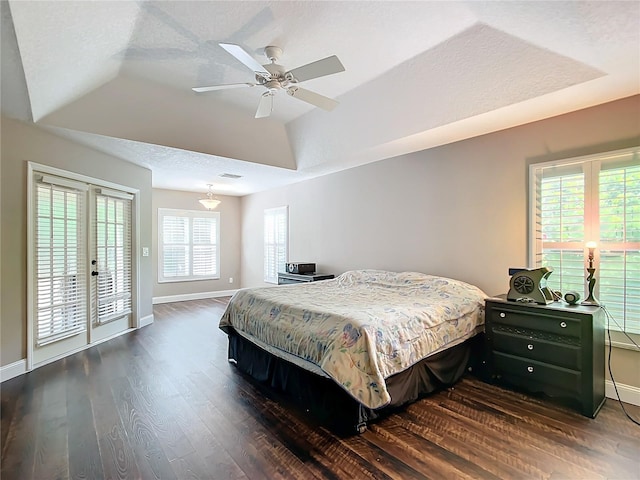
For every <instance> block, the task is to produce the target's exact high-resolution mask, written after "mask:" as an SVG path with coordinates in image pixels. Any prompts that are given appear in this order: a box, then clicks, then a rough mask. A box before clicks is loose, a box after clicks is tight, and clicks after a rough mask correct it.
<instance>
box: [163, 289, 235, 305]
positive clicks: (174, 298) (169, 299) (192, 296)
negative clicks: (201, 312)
mask: <svg viewBox="0 0 640 480" xmlns="http://www.w3.org/2000/svg"><path fill="white" fill-rule="evenodd" d="M237 291H238V290H219V291H217V292H202V293H185V294H183V295H169V296H166V297H153V304H154V305H158V304H159V303H173V302H186V301H188V300H203V299H205V298H218V297H230V296H232V295H233V294H234V293H236V292H237Z"/></svg>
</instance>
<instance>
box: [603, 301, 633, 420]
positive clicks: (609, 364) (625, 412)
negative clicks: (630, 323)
mask: <svg viewBox="0 0 640 480" xmlns="http://www.w3.org/2000/svg"><path fill="white" fill-rule="evenodd" d="M600 308H602V310H603V311H604V314H605V316H606V317H607V336H608V337H609V356H608V360H607V366H608V367H609V376H610V377H611V382H612V383H613V388H614V390H615V391H616V397H618V402H619V403H620V406H621V407H622V411H623V412H624V414H625V415H626V416H627V418H628V419H629V420H631V421H632V422H633V423H635V424H636V425H638V426H640V422H639V421H638V420H636V419H635V418H633V417H632V416H631V415H629V413H627V410H626V409H625V408H624V403H623V402H622V400H620V393H618V386H617V385H616V380H615V378H613V372H612V371H611V350H612V349H613V347H612V345H611V328H609V326H610V323H611V322H612V321H613V323H615V324H616V325H617V326H618V329H619V330H620V331H621V332H622V333H624V335H625V336H626V337H627V338H628V339H629V341H630V342H631V343H633V344H634V345H635V346H636V348H637V349H638V350H640V346H638V344H637V343H636V342H634V340H633V338H631V337H630V336H629V335H628V334H627V332H625V331H624V329H623V328H621V327H620V324H618V322H616V319H615V318H613V315H611V314H610V313H609V311H608V310H607V309H606V308H605V306H604V305H600Z"/></svg>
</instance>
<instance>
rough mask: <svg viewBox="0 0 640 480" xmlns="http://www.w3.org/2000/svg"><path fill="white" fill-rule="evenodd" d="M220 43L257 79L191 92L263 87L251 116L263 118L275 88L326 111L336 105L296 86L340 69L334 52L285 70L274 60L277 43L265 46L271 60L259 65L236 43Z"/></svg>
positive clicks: (278, 50)
mask: <svg viewBox="0 0 640 480" xmlns="http://www.w3.org/2000/svg"><path fill="white" fill-rule="evenodd" d="M220 46H221V47H222V48H223V49H224V50H225V51H227V52H228V53H229V54H231V55H233V56H234V57H235V58H236V59H237V60H238V61H240V62H241V63H242V64H244V65H245V66H246V67H247V68H249V69H251V70H252V71H253V72H254V74H255V79H256V82H257V83H248V82H247V83H228V84H222V85H210V86H205V87H194V88H192V90H193V91H194V92H198V93H202V92H210V91H215V90H227V89H231V88H242V87H255V86H261V87H264V88H266V89H267V91H266V92H264V93H263V94H262V96H261V97H260V101H259V103H258V109H257V110H256V114H255V118H264V117H269V116H270V115H271V113H272V112H273V96H274V95H275V94H276V93H277V92H278V91H279V90H285V91H286V92H287V93H288V94H289V96H291V97H294V98H297V99H298V100H302V101H303V102H306V103H309V104H310V105H313V106H316V107H319V108H322V109H323V110H326V111H331V110H333V109H334V108H335V107H336V106H337V105H338V102H337V101H336V100H334V99H332V98H328V97H325V96H324V95H320V94H319V93H315V92H312V91H310V90H305V89H303V88H300V87H299V86H298V84H299V83H301V82H305V81H307V80H311V79H314V78H319V77H324V76H327V75H333V74H334V73H339V72H344V70H345V68H344V66H343V65H342V63H341V62H340V60H339V59H338V57H336V56H335V55H332V56H330V57H327V58H323V59H321V60H317V61H315V62H312V63H308V64H306V65H302V66H301V67H298V68H294V69H293V70H287V69H286V68H285V67H283V66H282V65H278V63H276V62H277V61H278V59H279V58H280V56H281V55H282V49H281V48H280V47H276V46H268V47H265V49H264V53H265V55H266V57H267V58H268V59H269V61H271V63H270V64H267V65H260V64H259V63H258V62H257V61H256V60H255V59H254V58H253V57H252V56H251V55H250V54H249V53H247V51H246V50H244V49H243V48H242V47H241V46H240V45H234V44H232V43H220Z"/></svg>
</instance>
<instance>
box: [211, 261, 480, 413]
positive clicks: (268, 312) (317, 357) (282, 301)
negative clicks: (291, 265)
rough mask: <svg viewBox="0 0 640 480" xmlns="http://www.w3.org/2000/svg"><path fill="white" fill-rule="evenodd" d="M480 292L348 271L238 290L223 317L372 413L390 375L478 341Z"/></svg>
mask: <svg viewBox="0 0 640 480" xmlns="http://www.w3.org/2000/svg"><path fill="white" fill-rule="evenodd" d="M486 297H487V295H486V294H485V293H484V292H483V291H482V290H480V289H479V288H477V287H475V286H473V285H470V284H467V283H464V282H461V281H458V280H453V279H449V278H444V277H437V276H432V275H425V274H422V273H416V272H403V273H394V272H387V271H379V270H357V271H351V272H346V273H343V274H342V275H340V276H339V277H337V278H335V279H332V280H324V281H321V282H309V283H304V284H295V285H280V286H278V287H267V288H250V289H245V290H240V291H238V292H236V294H235V295H234V296H233V298H232V299H231V301H230V302H229V305H228V306H227V309H226V311H225V312H224V314H223V315H222V319H221V320H220V328H221V329H222V330H223V331H227V332H228V331H229V327H233V328H234V329H235V330H237V331H240V332H245V333H246V334H248V335H249V336H251V337H254V338H257V339H259V340H260V341H262V342H264V343H266V344H268V345H271V346H273V347H275V348H277V349H280V350H283V351H285V352H288V353H289V354H292V355H295V356H297V357H299V358H302V359H304V360H306V361H308V362H311V363H313V364H315V365H317V366H318V367H320V368H321V369H322V370H323V371H324V372H325V373H326V374H327V375H328V376H329V377H331V378H332V379H333V380H334V381H336V382H337V383H338V384H340V385H341V386H342V387H343V388H344V389H345V390H346V391H347V392H349V393H350V394H351V395H352V396H353V397H355V398H356V399H357V400H358V401H360V402H361V403H362V404H364V405H365V406H367V407H369V408H372V409H374V408H379V407H383V406H384V405H386V404H387V403H389V401H390V400H391V397H390V396H389V392H388V391H387V388H386V385H385V381H384V379H385V378H388V377H389V376H391V375H393V374H395V373H399V372H401V371H403V370H405V369H406V368H408V367H410V366H411V365H413V364H414V363H416V362H418V361H420V360H421V359H423V358H425V357H427V356H429V355H430V354H432V353H434V352H436V351H438V350H442V349H444V348H446V347H447V346H452V345H455V344H456V343H460V342H461V341H463V340H466V339H467V338H469V337H471V336H473V335H474V334H475V333H476V332H477V327H478V326H479V325H482V324H483V323H484V299H485V298H486Z"/></svg>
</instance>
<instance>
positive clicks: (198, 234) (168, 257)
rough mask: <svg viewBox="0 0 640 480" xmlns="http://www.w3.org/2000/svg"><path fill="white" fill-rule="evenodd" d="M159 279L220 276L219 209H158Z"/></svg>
mask: <svg viewBox="0 0 640 480" xmlns="http://www.w3.org/2000/svg"><path fill="white" fill-rule="evenodd" d="M158 235H159V241H158V246H159V254H158V263H159V265H158V281H159V282H179V281H186V280H205V279H216V278H220V269H219V265H220V250H219V244H220V213H219V212H202V211H195V210H174V209H168V208H160V209H158Z"/></svg>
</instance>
